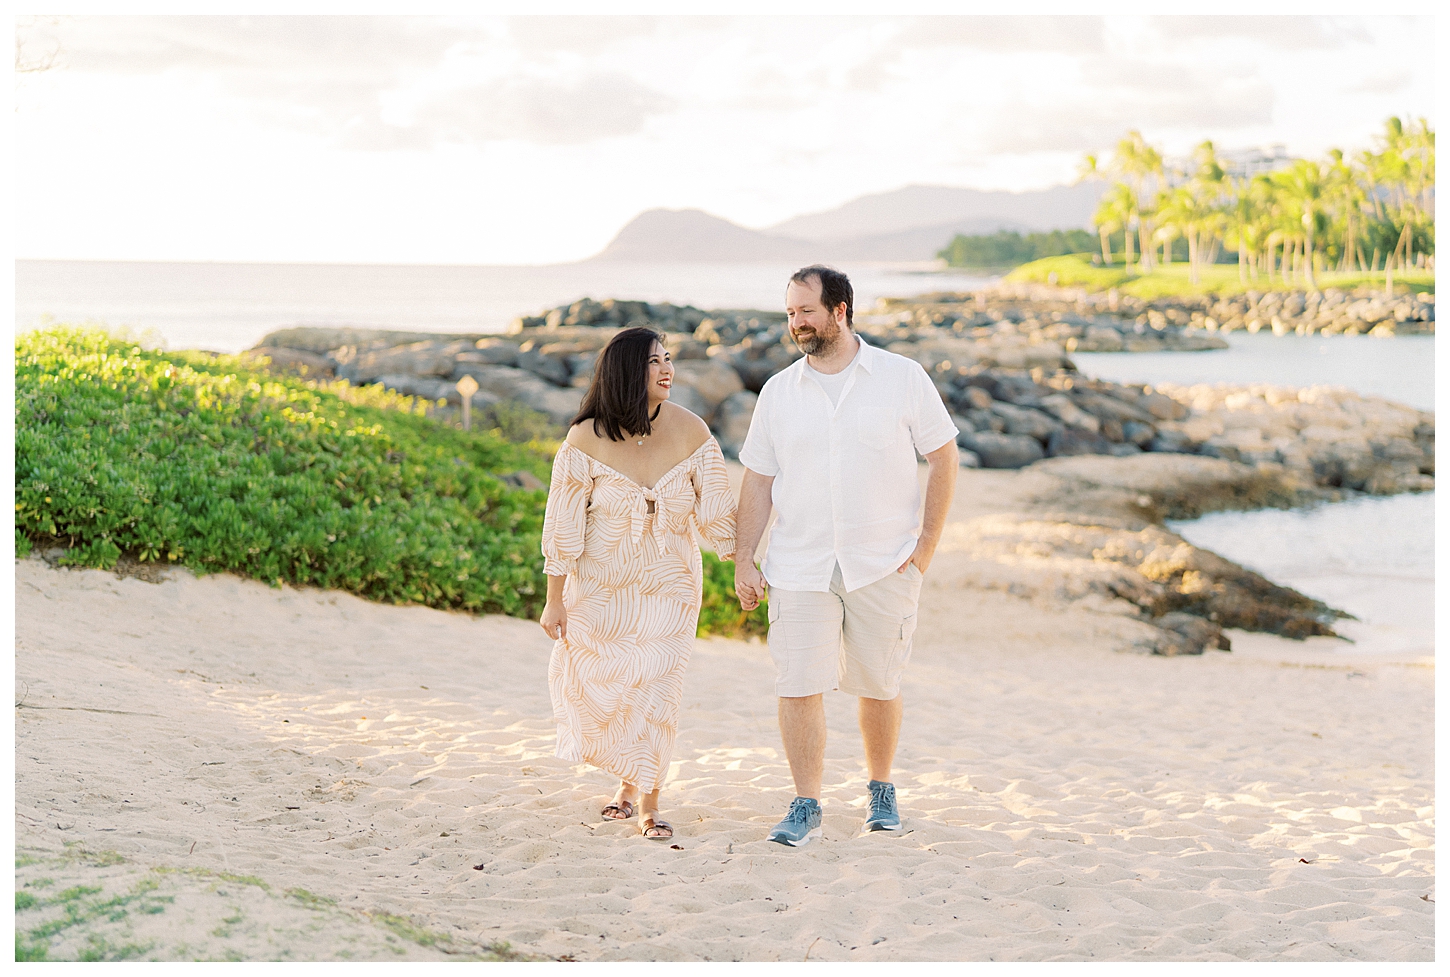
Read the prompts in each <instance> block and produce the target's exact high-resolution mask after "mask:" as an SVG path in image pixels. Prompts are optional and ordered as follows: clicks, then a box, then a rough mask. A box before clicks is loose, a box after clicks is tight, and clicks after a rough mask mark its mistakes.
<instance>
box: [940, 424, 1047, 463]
mask: <svg viewBox="0 0 1450 977" xmlns="http://www.w3.org/2000/svg"><path fill="white" fill-rule="evenodd" d="M958 444H960V445H962V447H965V448H967V449H968V450H969V451H971V452H972V453H973V454H975V455H976V456H977V457H978V458H979V459H981V464H982V467H983V468H1021V467H1022V466H1023V465H1030V464H1032V463H1033V462H1034V461H1038V460H1039V459H1041V458H1042V457H1043V452H1042V443H1041V442H1039V441H1038V440H1037V439H1036V438H1032V437H1027V436H1026V435H1020V434H997V433H995V432H992V431H979V432H976V433H974V434H971V435H970V436H968V435H965V434H964V435H962V436H961V437H959V438H958Z"/></svg>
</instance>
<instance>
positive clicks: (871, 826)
mask: <svg viewBox="0 0 1450 977" xmlns="http://www.w3.org/2000/svg"><path fill="white" fill-rule="evenodd" d="M866 787H867V789H869V790H870V791H871V813H870V814H868V815H867V816H866V827H865V830H866V831H900V830H901V815H899V814H897V813H896V788H895V787H893V786H892V785H891V784H888V783H886V782H885V781H881V780H873V781H870V782H869V783H867V784H866Z"/></svg>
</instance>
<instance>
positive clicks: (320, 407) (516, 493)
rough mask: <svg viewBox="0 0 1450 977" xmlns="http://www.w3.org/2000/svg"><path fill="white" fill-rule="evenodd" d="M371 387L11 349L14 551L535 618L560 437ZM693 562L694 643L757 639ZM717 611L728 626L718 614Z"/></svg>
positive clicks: (723, 588)
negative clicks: (470, 422)
mask: <svg viewBox="0 0 1450 977" xmlns="http://www.w3.org/2000/svg"><path fill="white" fill-rule="evenodd" d="M425 407H426V404H424V403H421V402H418V401H415V400H414V399H413V398H409V397H402V396H399V395H397V394H394V393H389V392H387V391H385V390H384V389H383V388H382V387H380V386H377V387H362V388H359V387H352V386H350V385H348V384H347V383H346V382H344V381H336V382H332V383H322V382H318V381H307V380H302V379H295V378H287V377H274V376H271V375H269V374H267V373H264V372H261V371H259V370H257V369H256V368H255V367H254V366H251V365H249V364H248V363H247V362H246V361H244V360H242V359H240V358H239V357H234V356H213V355H210V354H204V353H196V352H178V353H164V352H153V351H148V350H144V349H142V348H141V347H139V346H136V345H133V344H132V343H131V341H129V340H123V339H118V338H115V337H112V336H109V335H107V334H106V333H103V332H99V331H95V330H82V329H70V328H64V327H59V328H53V329H47V330H44V331H38V332H32V333H27V334H25V335H22V336H20V337H18V338H17V340H16V343H15V527H16V528H15V547H16V554H17V555H18V556H22V557H23V556H25V555H26V554H28V553H29V552H30V550H31V549H32V548H33V547H34V546H35V545H42V546H54V545H60V546H62V547H65V548H66V555H65V557H64V558H63V562H66V563H69V564H73V565H78V566H89V567H100V568H109V567H112V566H114V565H115V564H116V562H117V561H118V560H120V559H121V558H122V557H123V556H126V557H129V558H132V559H136V560H139V561H142V562H155V563H172V564H178V565H181V566H186V567H189V568H191V569H192V570H194V571H197V572H200V573H205V572H210V571H230V572H233V573H237V574H240V575H242V576H246V577H251V578H253V579H257V580H264V581H266V582H268V583H271V584H277V585H280V584H284V583H287V584H294V585H309V586H315V587H330V588H337V589H341V590H347V591H351V592H353V593H356V594H359V595H360V596H363V597H367V598H370V599H373V600H379V601H387V602H392V603H418V604H425V605H428V606H430V607H438V608H447V609H452V610H463V611H470V612H474V613H503V614H512V615H515V616H519V617H526V618H531V617H534V616H536V615H537V614H538V613H539V611H540V610H541V609H542V605H543V598H544V576H543V557H542V555H541V554H540V552H539V541H540V535H541V532H542V528H543V515H544V501H545V497H546V496H545V493H544V492H543V491H541V490H540V491H526V490H522V489H516V488H513V487H512V486H510V485H509V484H507V483H506V482H504V481H503V480H502V479H501V477H500V476H502V475H505V474H508V473H511V472H515V471H519V470H523V471H528V472H530V473H532V474H533V475H535V476H536V477H538V478H540V479H541V480H543V481H544V482H546V483H547V481H548V478H549V470H550V462H551V459H552V457H553V452H554V449H555V448H557V442H543V441H532V442H529V443H527V444H515V443H512V442H510V441H508V440H507V439H505V438H504V437H503V435H502V433H501V432H500V431H498V430H493V431H473V432H465V431H462V430H459V429H456V428H453V427H450V426H448V425H444V424H440V423H438V422H436V421H434V420H432V419H431V418H429V417H426V416H424V408H425ZM731 582H732V574H731V572H730V568H729V566H728V565H726V564H721V563H720V562H719V561H718V560H716V559H715V558H714V557H713V556H709V555H707V557H706V575H705V590H706V595H705V608H704V609H703V611H702V614H701V628H702V630H704V631H717V632H724V633H742V632H753V633H763V631H764V624H763V622H764V615H763V613H762V612H760V611H757V612H755V613H754V614H752V615H742V614H741V613H740V610H739V606H738V604H734V597H733V588H732V587H731ZM732 605H733V611H732Z"/></svg>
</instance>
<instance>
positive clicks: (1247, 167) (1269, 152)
mask: <svg viewBox="0 0 1450 977" xmlns="http://www.w3.org/2000/svg"><path fill="white" fill-rule="evenodd" d="M1219 159H1220V160H1222V162H1223V168H1224V170H1225V171H1227V173H1228V175H1229V176H1233V177H1238V178H1244V177H1254V176H1258V175H1259V174H1260V173H1272V172H1274V171H1275V170H1282V169H1283V168H1284V167H1286V166H1288V165H1289V164H1290V163H1291V162H1293V157H1292V156H1290V155H1289V151H1288V150H1287V149H1285V148H1284V146H1283V144H1282V143H1276V144H1275V145H1272V146H1255V147H1252V148H1250V149H1232V150H1228V151H1227V152H1221V153H1219Z"/></svg>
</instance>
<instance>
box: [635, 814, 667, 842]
mask: <svg viewBox="0 0 1450 977" xmlns="http://www.w3.org/2000/svg"><path fill="white" fill-rule="evenodd" d="M651 831H661V832H664V833H663V834H657V835H652V834H650V832H651ZM639 833H640V834H642V835H644V836H645V837H646V838H648V839H649V840H650V841H669V840H670V839H671V838H673V837H674V836H675V829H674V826H672V825H671V824H670V822H668V821H666V820H664V819H663V818H653V817H647V818H645V819H644V820H643V821H641V822H640V823H639Z"/></svg>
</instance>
